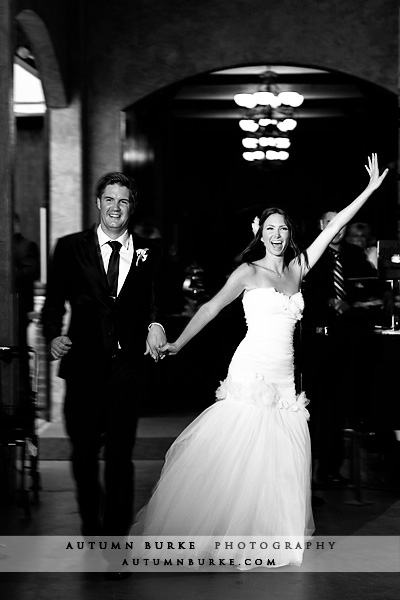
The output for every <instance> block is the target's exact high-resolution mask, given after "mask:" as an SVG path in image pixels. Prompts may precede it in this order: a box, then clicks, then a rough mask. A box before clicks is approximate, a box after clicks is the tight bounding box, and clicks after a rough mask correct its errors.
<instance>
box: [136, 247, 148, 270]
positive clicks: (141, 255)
mask: <svg viewBox="0 0 400 600" xmlns="http://www.w3.org/2000/svg"><path fill="white" fill-rule="evenodd" d="M148 254H149V249H148V248H138V249H137V250H136V266H138V263H139V261H142V262H144V261H145V260H146V258H147V257H148Z"/></svg>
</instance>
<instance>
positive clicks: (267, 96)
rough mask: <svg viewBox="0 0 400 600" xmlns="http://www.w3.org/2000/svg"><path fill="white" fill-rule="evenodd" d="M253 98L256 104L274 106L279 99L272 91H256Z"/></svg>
mask: <svg viewBox="0 0 400 600" xmlns="http://www.w3.org/2000/svg"><path fill="white" fill-rule="evenodd" d="M253 98H254V100H255V102H256V104H260V105H261V106H274V105H276V101H277V97H276V96H275V94H273V93H272V92H255V93H254V94H253Z"/></svg>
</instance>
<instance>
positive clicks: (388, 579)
mask: <svg viewBox="0 0 400 600" xmlns="http://www.w3.org/2000/svg"><path fill="white" fill-rule="evenodd" d="M193 417H194V415H183V416H182V415H175V416H169V417H161V418H155V417H153V418H148V419H142V422H141V425H140V430H139V432H138V446H137V449H136V453H135V466H136V501H135V508H136V509H139V508H140V507H141V506H142V505H143V504H144V503H145V502H146V500H147V499H148V497H149V494H150V492H151V489H152V487H153V485H154V483H155V481H156V479H157V477H158V474H159V472H160V469H161V467H162V464H163V462H162V455H163V452H164V451H165V446H166V445H167V444H168V443H170V440H171V439H174V437H176V435H178V433H179V431H180V430H181V429H182V428H183V427H184V426H185V425H186V424H187V423H188V422H189V421H190V420H191V419H192V418H193ZM150 446H152V449H151V451H149V448H150ZM40 448H41V462H40V475H41V483H42V490H41V492H40V498H39V504H38V505H37V506H32V507H31V515H30V517H27V516H26V515H25V514H24V511H23V510H22V508H21V507H20V506H17V505H16V504H15V503H13V502H4V501H3V503H2V505H1V507H0V508H1V514H0V534H1V535H2V536H6V535H18V536H21V535H67V536H69V535H70V536H73V535H79V518H78V514H77V510H76V505H75V498H74V484H73V481H72V479H71V475H70V469H69V462H68V461H67V460H66V458H67V452H68V442H67V440H66V439H65V437H64V434H63V428H62V426H61V424H57V423H56V424H52V425H51V426H48V427H42V428H41V437H40ZM149 452H150V456H151V459H149ZM60 458H61V460H60ZM399 478H400V475H399ZM399 488H400V486H397V485H394V486H393V487H392V488H387V489H384V488H383V487H379V486H376V487H375V489H372V487H368V488H362V490H361V492H362V496H361V499H362V503H361V504H359V503H356V502H354V501H355V499H356V496H355V492H354V489H352V488H351V487H348V488H341V489H324V490H318V491H317V492H316V493H317V494H318V495H319V496H321V497H323V498H324V499H325V504H323V505H321V506H316V507H315V508H314V516H315V521H316V526H317V531H316V534H317V535H320V536H321V535H326V536H337V535H340V536H359V535H363V536H394V535H400V489H399ZM366 540H367V538H366ZM0 543H1V540H0ZM0 556H1V553H0ZM399 569H400V565H399ZM0 597H1V598H4V600H14V599H15V600H28V599H29V600H47V599H50V598H56V599H57V598H58V599H60V600H67V599H68V600H69V599H70V598H76V599H77V600H90V599H92V598H93V599H96V600H99V599H103V598H104V599H108V598H110V599H112V600H119V599H122V598H124V599H140V600H148V599H152V600H153V599H158V598H160V599H166V600H169V599H170V598H171V599H182V600H183V599H185V600H186V599H188V600H189V599H190V600H192V599H193V600H196V599H200V598H201V599H203V598H206V599H209V600H213V599H214V598H215V599H217V598H218V599H222V600H223V599H225V598H227V599H228V598H229V599H231V598H232V599H233V600H236V599H242V598H243V599H247V598H249V599H253V598H254V599H258V598H260V599H264V598H267V599H269V598H271V599H274V600H281V599H286V598H295V599H296V600H310V599H314V598H315V599H317V598H318V599H319V598H321V599H324V600H325V599H326V600H333V599H335V600H336V599H338V598H340V600H350V599H351V600H358V599H361V598H362V599H364V600H398V598H400V578H399V574H398V573H384V572H372V571H371V572H366V573H352V572H349V573H340V572H336V573H335V572H333V573H324V572H300V571H299V570H298V569H296V568H295V567H293V568H285V569H282V570H279V569H276V570H273V572H271V571H268V572H257V571H252V572H237V571H235V572H232V573H227V572H224V573H216V572H212V573H210V572H204V573H203V572H197V573H192V572H188V573H186V572H185V573H138V574H134V575H133V576H132V577H131V578H129V579H127V580H124V581H119V582H113V581H105V580H104V577H103V576H102V575H101V574H98V573H2V574H0Z"/></svg>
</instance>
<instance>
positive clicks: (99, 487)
mask: <svg viewBox="0 0 400 600" xmlns="http://www.w3.org/2000/svg"><path fill="white" fill-rule="evenodd" d="M133 366H134V361H133V360H132V357H131V356H129V357H127V356H125V355H124V353H123V352H122V351H119V352H118V353H117V355H116V356H115V358H113V359H110V360H109V361H108V362H107V363H104V365H99V368H98V373H97V374H96V376H94V374H93V371H92V370H90V371H89V372H91V373H92V376H91V377H88V376H87V375H86V377H84V376H83V375H82V371H80V374H79V375H80V376H79V377H73V378H69V379H68V380H67V381H66V397H65V405H64V414H65V423H66V429H67V433H68V435H69V437H70V440H71V444H72V455H71V461H72V470H73V475H74V478H75V482H76V487H77V501H78V506H79V512H80V515H81V519H82V534H83V535H110V536H124V535H126V534H127V533H128V532H129V529H130V527H131V524H132V521H133V510H134V509H133V501H134V497H133V495H134V466H133V461H132V452H133V447H134V444H135V436H136V427H137V421H138V415H139V403H140V397H141V393H142V388H143V384H142V377H141V374H140V371H141V369H140V368H137V367H136V369H134V368H133ZM102 447H103V452H104V454H103V456H102V458H103V459H104V462H103V461H102V462H99V456H100V451H101V448H102ZM100 465H102V466H103V468H100Z"/></svg>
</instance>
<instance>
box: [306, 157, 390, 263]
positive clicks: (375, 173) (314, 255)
mask: <svg viewBox="0 0 400 600" xmlns="http://www.w3.org/2000/svg"><path fill="white" fill-rule="evenodd" d="M365 168H366V169H367V171H368V174H369V182H368V185H367V187H366V188H365V190H364V191H363V192H361V194H360V195H359V196H358V197H357V198H356V199H355V200H353V202H351V203H350V204H349V205H348V206H346V207H345V208H343V210H341V211H340V212H338V214H337V215H336V216H335V217H334V218H333V219H332V221H330V223H328V225H327V226H326V227H325V229H324V230H323V231H322V232H321V233H320V234H319V236H318V237H317V238H316V239H315V240H314V241H313V242H312V244H311V245H310V246H309V247H308V248H307V258H308V269H311V267H313V266H314V265H315V263H316V262H317V261H318V259H319V258H320V256H321V255H322V254H323V252H324V251H325V250H326V248H327V247H328V246H329V244H330V243H331V241H332V240H333V238H334V237H335V235H336V234H337V233H338V232H339V231H340V230H341V229H342V227H344V226H345V225H347V223H348V222H349V221H350V220H351V219H352V218H353V217H354V215H355V214H357V212H358V211H359V210H360V208H361V207H362V206H363V205H364V204H365V202H366V201H367V200H368V198H369V197H370V195H371V194H372V193H373V192H374V191H375V190H376V189H377V188H378V187H379V186H380V185H381V183H382V181H383V180H384V179H385V177H386V175H387V172H388V169H385V170H384V171H383V173H382V174H381V175H379V167H378V157H377V155H376V154H372V156H371V157H368V164H367V165H365ZM306 272H307V269H304V271H303V273H304V274H305V273H306Z"/></svg>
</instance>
